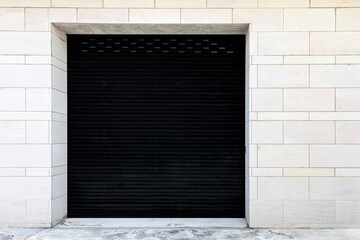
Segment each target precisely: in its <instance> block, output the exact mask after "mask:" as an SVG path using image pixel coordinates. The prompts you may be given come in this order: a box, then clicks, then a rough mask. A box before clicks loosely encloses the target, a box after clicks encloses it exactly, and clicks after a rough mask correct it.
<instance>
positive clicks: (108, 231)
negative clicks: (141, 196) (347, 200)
mask: <svg viewBox="0 0 360 240" xmlns="http://www.w3.org/2000/svg"><path fill="white" fill-rule="evenodd" d="M359 234H360V230H332V229H324V230H321V229H319V230H314V229H298V230H283V229H249V228H99V227H95V228H94V227H85V228H73V227H66V228H63V227H55V228H52V229H41V228H4V229H2V230H0V240H25V239H27V240H60V239H61V240H78V239H88V240H95V239H96V240H113V239H121V240H237V239H242V240H247V239H252V240H263V239H267V240H290V239H292V240H294V239H306V240H344V239H348V240H356V239H358V238H357V237H358V236H359Z"/></svg>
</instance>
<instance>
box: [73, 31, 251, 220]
mask: <svg viewBox="0 0 360 240" xmlns="http://www.w3.org/2000/svg"><path fill="white" fill-rule="evenodd" d="M244 105H245V37H244V36H242V35H211V36H206V35H196V36H195V35H69V36H68V216H69V217H244V209H245V207H244V205H245V204H244V200H245V170H244V167H245V147H244V145H245V132H244V131H245V106H244Z"/></svg>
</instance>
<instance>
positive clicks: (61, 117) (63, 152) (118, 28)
mask: <svg viewBox="0 0 360 240" xmlns="http://www.w3.org/2000/svg"><path fill="white" fill-rule="evenodd" d="M66 34H196V35H201V34H207V35H209V34H220V35H221V34H236V35H238V34H240V35H246V74H245V75H246V76H245V147H246V153H245V216H246V220H247V222H248V223H250V221H251V214H250V213H251V209H250V206H251V198H252V197H251V196H253V195H254V193H256V191H257V186H256V181H253V180H252V179H253V178H251V174H250V172H251V166H252V165H253V163H254V162H255V161H256V151H254V150H256V148H255V149H254V147H253V146H251V144H250V142H251V138H250V133H251V131H250V129H251V122H252V118H253V115H252V112H251V101H250V99H251V87H254V84H256V71H255V69H253V68H252V66H251V55H254V51H256V46H257V40H256V35H255V34H253V33H252V31H251V25H250V24H91V23H52V26H51V45H52V46H51V47H52V53H51V55H52V58H51V59H52V60H51V65H52V80H51V101H52V104H51V105H52V110H51V111H52V119H51V127H50V128H51V135H52V136H51V139H52V141H51V145H52V164H53V165H52V167H53V168H55V167H57V166H54V162H56V161H55V159H59V158H61V159H60V161H61V162H63V165H62V166H61V167H62V169H64V171H65V174H66V172H67V136H66V137H65V139H62V140H57V139H56V136H58V135H59V134H60V133H61V134H64V131H65V132H67V100H66V98H67V91H65V92H62V93H63V94H62V96H58V94H57V93H56V92H57V91H56V86H55V85H56V84H58V79H57V78H58V76H57V75H56V74H54V72H55V70H54V68H55V69H56V68H62V69H63V70H64V71H66V59H67V40H66ZM59 59H65V60H63V61H62V62H61V61H60V62H59ZM62 79H63V81H65V83H63V84H65V88H66V82H67V76H62ZM55 107H56V108H61V109H64V111H63V113H61V114H59V113H58V112H57V111H56V110H54V108H55ZM65 135H66V134H65ZM57 161H59V160H57ZM52 178H53V179H52V186H51V188H52V189H51V192H52V200H51V223H52V226H54V225H56V224H58V223H59V222H61V221H63V220H64V219H65V218H66V217H67V180H66V179H67V177H65V178H61V179H55V178H56V176H52ZM59 188H62V189H63V191H64V192H65V194H64V195H62V196H61V197H55V196H54V192H56V191H59Z"/></svg>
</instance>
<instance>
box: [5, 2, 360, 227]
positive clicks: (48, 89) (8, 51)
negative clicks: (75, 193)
mask: <svg viewBox="0 0 360 240" xmlns="http://www.w3.org/2000/svg"><path fill="white" fill-rule="evenodd" d="M359 9H360V1H359V0H346V1H345V0H343V1H339V0H291V1H289V0H12V1H9V0H0V212H1V213H2V214H0V224H2V223H8V224H15V225H16V224H17V225H27V226H50V225H51V224H54V223H57V222H59V221H60V220H61V219H62V218H63V217H64V216H65V215H66V212H67V210H66V198H67V196H66V191H67V190H66V161H67V160H66V155H67V154H66V137H67V136H66V126H67V124H66V121H67V120H66V119H67V115H66V114H67V109H66V94H67V73H66V71H67V65H66V61H67V60H66V59H67V56H66V34H65V33H64V32H62V31H60V30H59V29H57V28H56V27H53V26H51V23H54V22H71V23H105V24H106V23H109V24H110V23H111V24H122V23H147V24H150V23H153V24H162V23H174V24H182V23H197V24H200V23H213V24H219V23H228V24H231V23H236V24H246V25H247V24H251V26H250V30H249V32H248V41H249V42H248V45H249V49H248V56H247V61H248V66H247V70H248V72H247V75H248V76H247V78H248V79H247V81H248V82H247V86H248V89H247V93H248V98H247V109H248V112H247V113H246V115H247V116H248V119H247V127H248V135H247V139H248V140H247V146H248V148H247V149H248V153H249V154H248V159H246V161H247V163H248V166H249V168H250V169H248V171H247V172H248V174H249V176H248V178H249V182H248V183H247V184H248V187H249V193H250V194H249V196H247V200H248V206H249V208H248V209H247V217H248V221H249V224H250V226H254V227H256V226H258V227H267V226H271V227H288V226H289V227H294V226H296V227H314V226H315V227H316V226H320V227H330V226H360V199H359V196H360V189H359V186H360V161H359V157H358V156H359V154H360V137H359V136H360V32H359V30H360V10H359Z"/></svg>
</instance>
